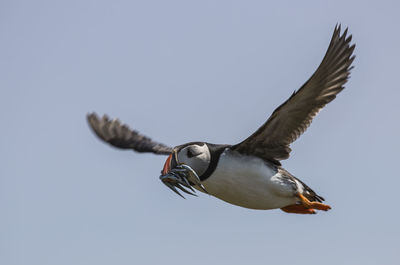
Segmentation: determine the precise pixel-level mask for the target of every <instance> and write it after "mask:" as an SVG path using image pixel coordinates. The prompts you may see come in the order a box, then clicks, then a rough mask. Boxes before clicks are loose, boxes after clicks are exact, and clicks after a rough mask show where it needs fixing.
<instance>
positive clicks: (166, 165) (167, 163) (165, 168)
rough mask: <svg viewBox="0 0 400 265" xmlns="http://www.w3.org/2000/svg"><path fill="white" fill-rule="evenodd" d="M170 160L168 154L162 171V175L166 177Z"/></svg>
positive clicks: (169, 168) (170, 156) (170, 157)
mask: <svg viewBox="0 0 400 265" xmlns="http://www.w3.org/2000/svg"><path fill="white" fill-rule="evenodd" d="M171 159H172V154H170V155H169V156H168V158H167V161H165V164H164V168H163V170H162V174H163V175H167V173H168V172H169V171H170V170H171Z"/></svg>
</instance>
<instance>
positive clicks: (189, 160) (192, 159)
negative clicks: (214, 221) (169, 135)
mask: <svg viewBox="0 0 400 265" xmlns="http://www.w3.org/2000/svg"><path fill="white" fill-rule="evenodd" d="M210 161H211V153H210V150H209V148H208V146H207V144H206V143H199V142H193V143H188V144H184V145H180V146H176V147H175V148H174V149H173V151H172V153H171V154H170V155H169V156H168V158H167V160H166V161H165V164H164V167H163V169H162V171H161V176H160V179H161V180H162V181H163V183H164V184H165V185H167V186H168V187H169V188H171V189H172V190H173V191H175V192H177V190H176V189H175V188H176V187H177V188H179V189H181V190H182V191H183V192H186V193H189V194H192V193H191V192H189V191H188V190H186V189H184V188H183V187H186V188H189V189H190V190H192V191H193V189H192V188H191V186H197V187H198V188H200V189H201V190H202V191H205V189H204V187H203V185H202V184H201V183H200V177H201V176H202V175H203V174H204V173H205V172H206V171H207V169H208V167H209V165H210ZM182 186H183V187H182ZM205 192H206V191H205ZM178 194H179V193H178ZM179 195H180V194H179Z"/></svg>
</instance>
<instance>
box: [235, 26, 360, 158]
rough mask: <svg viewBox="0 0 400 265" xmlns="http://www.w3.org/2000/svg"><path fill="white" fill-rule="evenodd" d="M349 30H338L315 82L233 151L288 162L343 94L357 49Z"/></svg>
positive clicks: (315, 75) (285, 103)
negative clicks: (293, 146) (301, 140)
mask: <svg viewBox="0 0 400 265" xmlns="http://www.w3.org/2000/svg"><path fill="white" fill-rule="evenodd" d="M346 35H347V29H346V30H345V31H344V32H343V34H342V35H340V25H339V26H336V27H335V30H334V32H333V36H332V40H331V42H330V44H329V47H328V50H327V52H326V54H325V57H324V59H323V60H322V62H321V64H320V66H319V67H318V69H317V70H316V71H315V73H314V74H313V75H312V76H311V78H310V79H309V80H308V81H307V82H306V83H305V84H304V85H303V86H302V87H301V88H300V89H299V90H298V91H297V92H296V91H295V92H294V93H293V95H292V96H291V97H290V98H289V99H288V100H286V101H285V102H284V103H283V104H282V105H280V106H279V107H278V108H277V109H275V111H274V112H273V113H272V115H271V117H269V119H268V120H267V121H266V123H265V124H264V125H263V126H261V127H260V128H259V129H258V130H257V131H256V132H255V133H254V134H253V135H251V136H250V137H249V138H247V139H246V140H244V141H243V142H241V143H239V144H237V145H235V146H233V147H232V149H234V150H236V151H238V152H240V153H244V154H251V155H255V156H259V157H262V158H264V159H267V160H270V161H273V162H275V163H276V164H280V163H279V160H283V159H287V158H288V157H289V154H290V151H291V149H290V144H291V143H293V142H294V141H295V140H296V139H297V138H298V137H299V136H300V135H301V134H303V133H304V131H305V130H306V129H307V128H308V126H310V124H311V122H312V119H313V118H314V117H315V116H316V115H317V114H318V112H319V111H320V110H321V109H322V108H323V107H324V106H325V105H326V104H328V103H329V102H331V101H332V100H333V99H334V98H335V97H336V95H337V94H338V93H339V92H340V91H342V90H343V88H344V87H343V85H344V84H345V83H346V82H347V79H348V78H349V75H350V70H351V69H352V67H351V63H352V62H353V60H354V58H355V56H352V54H353V51H354V48H355V45H351V46H350V42H351V35H350V36H348V37H347V36H346Z"/></svg>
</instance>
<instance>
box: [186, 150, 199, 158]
mask: <svg viewBox="0 0 400 265" xmlns="http://www.w3.org/2000/svg"><path fill="white" fill-rule="evenodd" d="M200 154H201V152H195V151H194V150H191V149H188V150H187V156H188V157H189V158H191V157H194V156H198V155H200Z"/></svg>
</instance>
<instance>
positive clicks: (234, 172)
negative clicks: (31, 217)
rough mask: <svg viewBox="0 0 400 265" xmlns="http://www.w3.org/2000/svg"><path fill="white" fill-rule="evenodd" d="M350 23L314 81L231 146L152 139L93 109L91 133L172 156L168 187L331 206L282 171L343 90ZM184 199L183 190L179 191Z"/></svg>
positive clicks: (266, 202) (289, 207) (250, 201)
mask: <svg viewBox="0 0 400 265" xmlns="http://www.w3.org/2000/svg"><path fill="white" fill-rule="evenodd" d="M351 38H352V36H351V35H349V36H348V35H347V28H346V29H345V30H344V32H343V33H341V27H340V25H337V26H336V27H335V29H334V32H333V36H332V39H331V41H330V44H329V47H328V50H327V52H326V54H325V57H324V58H323V60H322V62H321V64H320V65H319V67H318V69H317V70H316V71H315V72H314V74H313V75H312V76H311V78H310V79H308V81H307V82H306V83H305V84H304V85H303V86H302V87H301V88H300V89H299V90H297V91H295V92H294V93H293V94H292V95H291V96H290V97H289V98H288V99H287V100H286V101H285V102H283V103H282V104H281V105H280V106H279V107H278V108H276V109H275V111H274V112H273V113H272V115H271V116H270V117H269V118H268V120H267V121H266V122H265V123H264V124H263V125H262V126H261V127H260V128H259V129H258V130H257V131H255V132H254V133H253V134H252V135H250V136H249V137H248V138H247V139H245V140H244V141H242V142H241V143H238V144H234V145H227V144H212V143H206V142H190V143H186V144H182V145H179V146H176V147H173V148H172V147H169V146H167V145H164V144H161V143H158V142H155V141H153V140H151V139H150V138H148V137H146V136H144V135H142V134H140V133H139V132H138V131H136V130H131V129H130V128H129V127H128V126H127V125H125V124H121V122H120V121H119V120H118V119H114V120H110V119H109V118H108V117H107V116H106V115H104V116H103V117H102V118H99V117H98V116H97V115H96V114H95V113H91V114H88V116H87V120H88V123H89V125H90V127H91V128H92V130H93V131H94V133H95V134H96V135H97V136H98V137H99V138H100V139H101V140H103V141H105V142H107V143H109V144H111V145H112V146H114V147H117V148H121V149H132V150H134V151H137V152H141V153H142V152H150V153H154V154H158V155H167V156H168V158H167V160H166V162H165V164H164V167H163V169H162V171H161V176H160V179H161V181H162V182H163V183H164V184H165V185H167V187H169V188H170V189H171V190H173V191H174V192H176V193H177V194H178V195H180V196H182V195H181V193H179V191H181V192H184V193H187V194H191V195H195V190H197V191H200V192H203V193H207V194H209V195H212V196H215V197H217V198H219V199H221V200H223V201H226V202H228V203H231V204H234V205H238V206H242V207H246V208H250V209H264V210H267V209H277V208H280V209H282V210H283V211H285V212H288V213H298V214H315V213H316V211H315V210H322V211H327V210H329V209H331V207H330V206H329V205H327V204H324V203H323V201H324V198H323V197H321V196H319V195H318V194H317V193H316V192H314V191H313V190H312V189H311V188H310V187H309V186H307V185H306V184H305V183H304V182H303V181H301V180H300V179H298V178H296V177H295V176H293V175H292V174H290V173H289V172H288V171H287V170H285V169H284V168H283V167H282V165H281V162H280V161H281V160H285V159H287V158H289V154H290V152H291V149H290V144H291V143H293V142H294V141H295V140H296V139H297V138H298V137H299V136H300V135H301V134H303V133H304V131H305V130H306V129H307V128H308V126H309V125H310V124H311V122H312V120H313V118H314V117H315V116H316V115H317V114H318V113H319V111H320V110H321V109H322V108H323V107H324V106H325V105H326V104H328V103H329V102H331V101H332V100H333V99H334V98H335V97H336V95H337V94H338V93H339V92H340V91H342V90H343V89H344V84H345V83H346V82H347V80H348V79H349V76H350V70H351V69H352V68H353V67H352V66H351V64H352V62H353V60H354V58H355V56H354V55H353V51H354V48H355V44H353V45H351ZM182 197H183V196H182Z"/></svg>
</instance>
